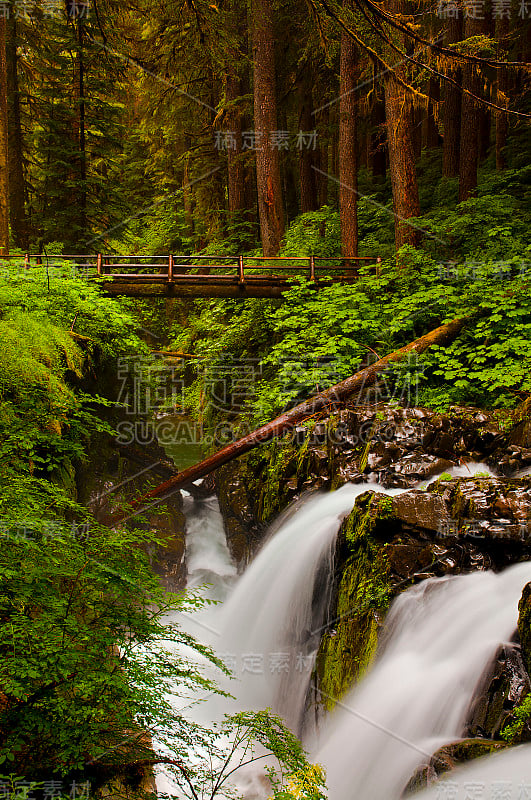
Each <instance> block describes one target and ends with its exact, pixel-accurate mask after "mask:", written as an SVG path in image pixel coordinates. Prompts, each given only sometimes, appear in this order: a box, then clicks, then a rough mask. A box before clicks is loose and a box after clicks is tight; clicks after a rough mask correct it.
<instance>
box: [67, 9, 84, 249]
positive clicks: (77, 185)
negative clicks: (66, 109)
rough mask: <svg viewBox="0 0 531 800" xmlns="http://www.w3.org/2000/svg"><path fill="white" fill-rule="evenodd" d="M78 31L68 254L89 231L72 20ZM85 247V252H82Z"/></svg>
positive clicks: (80, 68) (79, 67) (80, 76)
mask: <svg viewBox="0 0 531 800" xmlns="http://www.w3.org/2000/svg"><path fill="white" fill-rule="evenodd" d="M69 9H70V11H71V13H72V14H75V13H76V9H75V7H74V6H69ZM72 24H73V25H74V28H75V38H76V41H75V50H74V55H73V59H74V61H73V69H72V95H73V100H74V108H73V114H72V133H71V136H72V149H73V158H72V161H71V164H70V170H69V172H70V174H69V179H70V182H71V187H72V188H71V190H70V198H69V205H70V208H71V212H72V213H71V218H72V221H75V223H76V224H75V226H73V227H72V229H71V230H70V231H66V232H65V233H66V236H65V240H66V241H68V242H69V251H70V250H75V248H78V247H79V243H80V231H81V233H82V234H84V233H85V232H86V230H87V219H86V214H87V190H86V179H87V166H86V153H85V65H84V58H83V47H84V41H83V38H84V37H83V23H82V21H81V19H77V20H76V19H75V18H74V19H73V22H72ZM83 249H84V248H83V247H82V250H81V251H82V252H83Z"/></svg>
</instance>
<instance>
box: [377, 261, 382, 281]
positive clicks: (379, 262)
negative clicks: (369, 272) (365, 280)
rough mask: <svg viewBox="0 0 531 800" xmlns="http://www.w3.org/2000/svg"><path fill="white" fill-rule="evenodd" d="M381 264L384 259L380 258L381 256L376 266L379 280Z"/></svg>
mask: <svg viewBox="0 0 531 800" xmlns="http://www.w3.org/2000/svg"><path fill="white" fill-rule="evenodd" d="M381 263H382V259H381V258H380V256H378V258H377V259H376V265H377V266H376V275H377V277H378V278H379V277H380V264H381Z"/></svg>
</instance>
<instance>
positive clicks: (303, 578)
mask: <svg viewBox="0 0 531 800" xmlns="http://www.w3.org/2000/svg"><path fill="white" fill-rule="evenodd" d="M482 466H483V465H469V467H468V468H459V469H460V470H461V469H466V470H467V471H466V473H465V474H474V471H475V470H476V469H478V468H481V467H482ZM371 489H372V490H376V491H378V492H380V493H386V494H399V493H401V491H403V490H391V491H386V490H385V489H383V488H382V487H381V486H378V485H376V484H360V485H356V486H354V485H351V484H347V485H346V486H343V487H342V488H341V489H339V490H337V491H336V492H332V493H328V494H321V495H317V496H313V497H310V499H309V500H307V501H305V502H304V503H302V504H301V505H300V506H299V507H298V508H297V510H296V511H295V512H293V511H292V512H291V514H290V515H288V516H287V517H284V518H283V519H282V520H281V522H280V524H278V525H277V526H275V530H274V531H272V532H271V534H270V537H269V538H268V539H267V540H266V543H265V544H264V546H263V548H262V550H261V551H260V553H259V554H258V556H257V557H256V558H255V560H254V561H253V562H252V564H251V565H250V566H249V567H248V569H247V570H246V572H245V574H244V575H243V576H242V577H241V578H239V579H238V580H237V581H236V570H235V567H234V565H233V564H232V562H231V559H230V555H229V552H228V549H227V545H226V542H225V537H224V533H223V524H222V519H221V515H220V514H219V509H218V506H217V502H216V501H215V499H210V500H208V501H206V502H205V501H201V503H199V504H194V503H193V501H192V500H191V499H188V498H187V500H186V505H185V510H186V513H187V518H188V526H187V527H188V537H187V538H188V541H187V559H188V567H189V587H191V588H193V587H196V586H198V585H199V584H201V583H202V582H205V581H206V582H208V583H209V584H210V588H209V589H208V590H207V596H208V597H211V598H215V599H218V600H222V601H223V600H224V602H223V603H222V605H220V606H218V607H215V608H209V609H205V610H204V611H202V612H200V613H198V614H194V615H191V616H187V617H186V619H185V620H181V621H182V622H184V624H185V626H186V627H187V629H188V630H189V631H190V632H191V633H193V634H194V635H196V636H197V637H198V638H199V639H200V640H201V641H203V642H206V643H208V644H210V645H211V646H212V647H213V649H214V650H215V651H216V652H217V653H218V655H221V656H222V657H224V659H225V660H226V661H227V663H228V665H229V666H230V667H231V669H232V671H233V673H234V675H235V678H236V680H233V681H232V682H230V684H229V685H228V686H227V685H225V686H224V687H223V688H228V690H229V691H230V692H231V693H232V694H233V695H234V698H235V699H234V700H230V699H227V698H214V699H211V700H209V701H208V702H207V703H204V704H203V705H202V706H200V707H199V708H200V711H199V714H198V716H197V719H198V721H200V722H202V723H203V724H205V723H206V724H208V722H209V721H210V720H212V721H213V720H215V719H219V718H220V717H221V716H223V714H226V713H231V712H234V711H237V710H242V709H261V708H265V707H270V708H272V709H273V710H274V711H277V713H281V715H282V716H283V717H284V719H285V720H286V721H287V722H288V724H289V725H290V726H291V727H292V728H293V729H294V730H295V731H299V732H300V731H301V729H302V725H301V722H302V719H303V715H304V708H305V701H306V697H307V691H308V687H309V681H310V674H311V668H312V666H313V663H314V656H315V652H316V650H317V647H318V645H319V640H318V636H317V635H316V634H315V631H316V630H318V629H320V627H321V625H322V622H323V619H324V615H325V612H326V608H327V606H328V601H329V594H328V592H329V590H330V584H331V574H330V570H331V566H332V553H333V550H334V543H335V538H336V534H337V531H338V528H339V525H340V521H341V519H342V518H343V517H344V516H346V515H347V514H348V513H349V512H350V510H351V509H352V507H353V505H354V502H355V499H356V497H357V496H358V495H359V494H361V493H363V492H365V491H368V490H371ZM529 580H531V565H530V564H520V565H517V566H516V567H512V568H511V569H509V570H507V571H506V572H504V573H503V574H501V575H494V574H492V573H487V572H483V573H474V574H472V575H468V576H460V577H455V578H444V579H432V580H427V581H424V582H423V583H421V584H419V585H417V586H415V587H413V588H412V589H410V590H409V591H407V592H404V593H403V594H402V595H400V596H399V597H398V598H396V600H395V601H394V603H393V606H392V608H391V611H390V612H389V615H388V617H387V620H386V634H385V637H384V642H383V652H382V653H381V655H380V657H379V659H378V661H377V663H376V664H375V666H374V668H373V669H372V671H371V672H370V674H369V675H368V676H367V677H366V678H365V680H364V681H362V683H361V684H360V685H359V687H358V688H357V689H355V690H354V691H353V692H352V694H351V695H349V696H348V697H347V698H346V699H345V700H344V701H343V702H341V703H339V704H338V706H339V707H338V709H337V711H336V712H334V713H333V714H332V715H330V718H329V720H328V721H327V722H325V724H324V726H323V727H322V729H321V731H320V732H319V742H320V744H319V745H316V747H315V752H314V754H313V760H315V761H318V762H319V763H322V764H323V765H324V766H325V767H326V769H327V773H328V778H327V784H328V787H329V795H330V798H331V800H344V799H345V800H346V798H348V799H349V800H350V799H351V798H356V800H398V798H399V797H400V794H401V792H402V789H403V788H404V786H405V784H406V783H407V781H408V779H409V778H410V777H411V775H412V773H413V772H414V770H415V768H416V767H417V766H418V765H419V764H421V763H423V762H425V761H426V760H428V758H429V756H430V754H431V753H432V752H433V751H434V750H435V749H436V748H437V747H439V746H440V745H441V744H442V743H443V742H447V741H449V740H453V739H455V738H458V737H459V736H460V734H461V730H462V725H463V721H464V719H465V716H466V712H467V709H468V706H469V703H470V701H471V699H472V696H473V693H474V688H475V686H476V684H477V683H478V681H479V679H480V678H481V675H482V673H483V671H484V670H485V668H486V667H487V666H488V664H489V661H490V660H491V658H492V656H493V655H494V652H495V650H496V648H497V646H498V644H499V643H500V642H502V641H504V640H507V639H509V638H510V636H511V634H512V632H513V630H514V627H515V625H516V616H517V603H518V599H519V596H520V593H521V590H522V587H523V585H524V584H525V583H526V582H527V581H529ZM235 581H236V584H235V586H233V584H234V583H235ZM225 598H226V599H225ZM218 678H219V676H218ZM219 682H220V683H221V685H222V686H223V681H222V680H220V681H219Z"/></svg>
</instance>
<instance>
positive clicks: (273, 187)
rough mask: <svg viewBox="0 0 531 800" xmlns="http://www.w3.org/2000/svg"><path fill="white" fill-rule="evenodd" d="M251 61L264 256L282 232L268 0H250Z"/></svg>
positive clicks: (271, 253) (276, 244)
mask: <svg viewBox="0 0 531 800" xmlns="http://www.w3.org/2000/svg"><path fill="white" fill-rule="evenodd" d="M251 8H252V30H253V62H254V70H253V75H254V128H255V133H256V136H257V137H258V141H257V150H256V185H257V191H258V210H259V216H260V234H261V239H262V249H263V252H264V255H265V256H274V255H276V254H277V253H278V251H279V248H280V242H281V240H282V237H283V235H284V203H283V199H282V188H281V181H280V158H279V150H278V148H276V147H273V146H272V145H273V143H272V141H271V135H272V133H273V132H274V131H276V130H277V100H276V79H275V45H274V30H273V9H272V5H271V0H252V3H251Z"/></svg>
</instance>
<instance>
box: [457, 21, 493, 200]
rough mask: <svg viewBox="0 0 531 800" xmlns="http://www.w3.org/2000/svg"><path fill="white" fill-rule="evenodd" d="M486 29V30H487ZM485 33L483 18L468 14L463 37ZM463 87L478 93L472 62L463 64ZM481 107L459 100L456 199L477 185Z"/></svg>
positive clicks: (478, 79)
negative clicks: (459, 129) (457, 192)
mask: <svg viewBox="0 0 531 800" xmlns="http://www.w3.org/2000/svg"><path fill="white" fill-rule="evenodd" d="M487 30H488V29H487ZM484 32H485V21H484V20H480V19H474V18H471V17H469V18H468V19H467V20H466V23H465V39H468V38H469V37H471V36H479V35H480V34H482V33H484ZM463 88H465V89H468V90H469V91H470V92H472V94H474V95H476V97H479V96H480V95H481V91H482V88H481V76H480V74H479V73H478V70H477V68H476V66H475V65H473V64H465V66H464V67H463ZM482 112H483V109H481V108H480V107H479V106H478V104H477V102H476V101H475V100H473V99H472V98H471V97H470V96H469V95H467V94H463V96H462V99H461V147H460V156H459V202H463V200H468V198H469V197H473V195H475V193H476V189H477V186H478V161H479V142H480V128H481V118H482Z"/></svg>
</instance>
